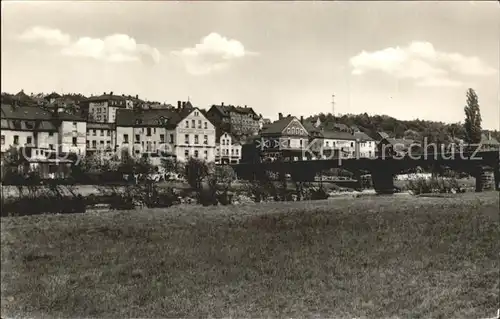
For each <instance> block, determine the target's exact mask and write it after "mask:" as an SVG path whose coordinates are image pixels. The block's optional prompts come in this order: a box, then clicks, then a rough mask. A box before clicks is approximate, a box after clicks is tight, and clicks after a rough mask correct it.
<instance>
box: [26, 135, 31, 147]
mask: <svg viewBox="0 0 500 319" xmlns="http://www.w3.org/2000/svg"><path fill="white" fill-rule="evenodd" d="M31 142H32V138H31V136H27V137H26V144H28V145H31Z"/></svg>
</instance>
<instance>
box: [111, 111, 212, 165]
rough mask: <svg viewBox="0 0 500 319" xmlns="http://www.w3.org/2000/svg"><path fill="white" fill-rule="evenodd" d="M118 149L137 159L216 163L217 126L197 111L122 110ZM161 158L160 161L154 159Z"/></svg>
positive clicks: (119, 114)
mask: <svg viewBox="0 0 500 319" xmlns="http://www.w3.org/2000/svg"><path fill="white" fill-rule="evenodd" d="M116 146H117V148H118V149H119V151H118V152H117V155H118V156H119V157H120V154H122V153H123V152H124V151H127V152H129V154H133V155H134V156H148V157H150V158H151V160H152V161H153V162H156V161H159V157H160V155H162V156H168V157H173V158H175V159H177V160H179V161H186V160H188V159H189V158H190V157H194V158H199V159H203V160H206V161H209V162H213V161H214V160H215V127H214V125H213V124H212V123H211V122H210V121H209V120H208V119H207V118H206V117H205V116H204V115H203V113H202V112H201V111H200V110H199V109H198V108H193V109H192V110H191V109H185V110H184V111H180V112H177V111H176V110H172V109H150V110H139V111H134V110H119V111H118V113H117V122H116ZM155 158H158V160H155Z"/></svg>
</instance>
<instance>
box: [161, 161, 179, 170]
mask: <svg viewBox="0 0 500 319" xmlns="http://www.w3.org/2000/svg"><path fill="white" fill-rule="evenodd" d="M161 166H162V167H163V168H164V169H165V172H168V173H171V172H175V171H176V169H177V163H176V161H175V160H174V159H172V158H161Z"/></svg>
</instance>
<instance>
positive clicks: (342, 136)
mask: <svg viewBox="0 0 500 319" xmlns="http://www.w3.org/2000/svg"><path fill="white" fill-rule="evenodd" d="M321 136H322V137H323V138H328V139H335V140H353V141H355V140H356V137H355V136H354V135H353V134H351V133H348V132H340V131H334V130H322V131H321Z"/></svg>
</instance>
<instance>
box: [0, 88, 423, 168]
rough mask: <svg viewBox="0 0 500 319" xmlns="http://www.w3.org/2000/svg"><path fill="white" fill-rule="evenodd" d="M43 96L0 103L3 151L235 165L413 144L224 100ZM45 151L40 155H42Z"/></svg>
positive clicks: (361, 153) (365, 153)
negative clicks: (73, 104)
mask: <svg viewBox="0 0 500 319" xmlns="http://www.w3.org/2000/svg"><path fill="white" fill-rule="evenodd" d="M17 96H20V97H21V98H23V99H26V98H27V96H26V95H23V94H20V93H18V94H17ZM67 100H68V98H64V99H63V101H67ZM45 101H46V103H39V104H38V105H26V104H25V105H20V104H17V103H10V104H2V110H1V112H2V114H1V115H2V122H1V130H2V136H1V138H2V140H1V151H2V154H4V153H5V152H6V151H7V150H8V149H9V148H10V147H12V146H15V147H18V148H21V147H23V148H32V149H34V151H33V152H31V151H30V154H38V155H40V156H41V154H45V155H47V156H46V160H47V161H48V160H50V158H51V154H55V153H58V154H68V153H74V154H77V155H80V156H88V155H92V154H100V155H101V156H105V157H112V156H117V157H118V158H120V157H122V156H123V154H124V153H128V154H133V155H134V156H147V157H149V158H150V159H151V161H152V162H153V163H154V164H159V163H160V158H161V157H170V158H172V159H176V160H179V161H185V160H187V159H188V158H191V157H194V158H199V159H203V160H206V161H209V162H215V163H216V164H223V163H233V164H234V163H238V162H240V161H244V162H254V161H267V160H270V161H272V160H277V159H284V160H315V159H328V158H339V157H340V158H353V157H368V158H369V157H375V156H377V155H378V154H379V153H380V147H381V146H382V145H387V144H390V145H395V144H398V145H399V147H401V148H402V149H401V150H403V151H404V150H405V149H406V150H407V147H406V146H409V145H410V146H411V145H412V144H415V143H416V142H415V141H412V140H408V139H407V140H396V139H391V138H390V137H389V136H388V135H384V134H383V133H382V134H380V135H379V136H378V137H375V138H373V137H371V136H368V135H367V134H365V133H364V132H362V131H360V130H359V129H358V128H356V127H348V126H346V125H343V124H335V125H333V126H326V125H323V124H322V123H321V121H320V120H319V119H317V120H315V121H312V122H310V121H305V120H304V119H303V117H301V118H297V117H295V116H292V115H288V116H283V114H281V113H280V114H279V115H278V119H277V120H276V121H274V122H271V121H270V120H268V119H265V118H263V117H262V115H260V114H257V113H256V112H255V111H254V110H253V108H251V107H247V106H243V107H240V106H234V105H225V104H224V103H220V104H219V105H212V106H210V107H209V108H208V110H204V109H200V108H197V107H194V106H193V105H192V104H191V102H190V101H178V102H177V105H175V106H174V105H170V104H162V105H158V104H157V103H156V104H151V103H149V104H148V103H145V102H144V101H142V100H140V99H139V98H138V96H135V97H133V96H125V95H114V94H113V92H109V93H104V94H103V95H100V96H92V97H90V98H86V99H81V100H79V102H78V103H77V106H78V112H74V109H75V108H72V110H73V112H69V113H68V110H67V108H65V105H64V104H63V103H62V102H61V96H59V95H58V94H55V93H54V94H51V95H48V96H47V97H45ZM58 101H59V102H58ZM68 103H69V102H68ZM396 151H400V150H396ZM40 156H38V157H37V160H42V159H43V157H40Z"/></svg>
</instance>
